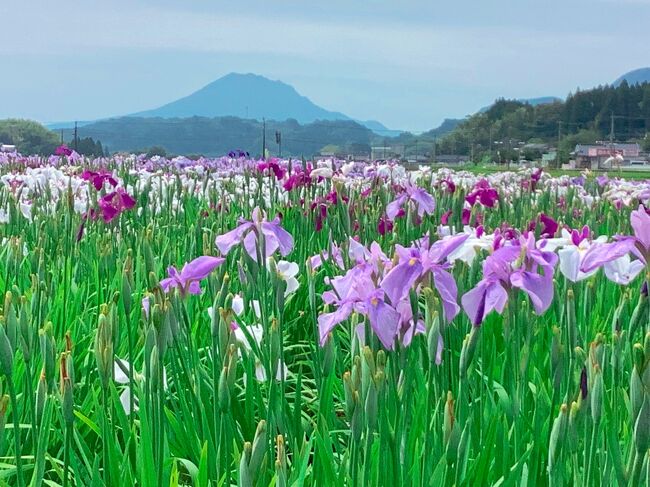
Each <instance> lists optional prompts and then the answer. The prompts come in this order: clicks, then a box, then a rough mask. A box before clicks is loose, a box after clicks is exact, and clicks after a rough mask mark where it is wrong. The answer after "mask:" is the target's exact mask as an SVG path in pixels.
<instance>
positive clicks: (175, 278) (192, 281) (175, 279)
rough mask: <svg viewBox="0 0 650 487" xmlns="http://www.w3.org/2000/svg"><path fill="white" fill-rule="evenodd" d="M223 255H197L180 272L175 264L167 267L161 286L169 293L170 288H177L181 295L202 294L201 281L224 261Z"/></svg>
mask: <svg viewBox="0 0 650 487" xmlns="http://www.w3.org/2000/svg"><path fill="white" fill-rule="evenodd" d="M225 260H226V259H224V258H223V257H210V256H209V255H204V256H202V257H197V258H196V259H194V260H193V261H191V262H188V263H187V264H185V265H184V266H183V268H182V269H181V271H180V272H178V270H177V269H176V267H174V266H170V267H169V268H167V275H168V276H169V277H166V278H165V279H163V280H162V281H160V287H161V288H162V289H163V291H165V292H166V293H168V292H169V291H170V289H172V288H177V289H178V290H179V291H180V293H181V295H183V296H185V295H186V294H188V293H189V294H201V286H200V284H199V281H201V280H203V279H205V278H206V277H208V276H209V275H210V273H211V272H212V271H213V270H215V269H216V268H217V267H219V266H220V265H221V264H223V263H224V261H225Z"/></svg>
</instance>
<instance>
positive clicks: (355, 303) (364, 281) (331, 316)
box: [318, 266, 401, 350]
mask: <svg viewBox="0 0 650 487" xmlns="http://www.w3.org/2000/svg"><path fill="white" fill-rule="evenodd" d="M331 285H332V288H333V289H334V291H326V292H324V293H323V301H324V302H325V303H326V304H330V305H336V306H337V309H336V311H333V312H331V313H323V314H321V315H320V316H319V317H318V332H319V337H320V344H321V346H322V345H324V344H325V342H326V341H327V337H328V336H329V334H330V333H331V332H332V330H333V329H334V327H335V326H336V325H338V324H339V323H341V322H343V321H345V320H347V319H348V317H349V316H350V315H351V314H352V312H353V311H356V312H357V313H359V314H362V315H365V316H366V317H367V318H368V321H369V323H370V327H371V328H372V330H373V332H374V333H375V335H377V338H379V341H380V342H381V343H382V345H383V346H384V348H386V349H387V350H392V349H393V347H394V343H395V337H396V336H397V332H398V329H399V324H400V318H401V315H400V313H399V312H398V311H397V310H395V308H394V307H393V306H391V305H389V304H387V303H386V302H385V301H384V291H383V289H381V288H377V287H376V286H375V284H374V282H373V280H372V278H371V268H370V267H366V266H356V267H353V268H352V269H350V270H349V271H348V272H347V273H346V274H345V275H344V276H341V277H336V278H334V279H332V280H331Z"/></svg>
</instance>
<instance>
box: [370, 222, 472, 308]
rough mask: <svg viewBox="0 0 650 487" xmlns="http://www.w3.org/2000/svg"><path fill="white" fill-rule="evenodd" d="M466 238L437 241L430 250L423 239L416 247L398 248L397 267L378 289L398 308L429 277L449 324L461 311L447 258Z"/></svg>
mask: <svg viewBox="0 0 650 487" xmlns="http://www.w3.org/2000/svg"><path fill="white" fill-rule="evenodd" d="M468 238H469V235H468V234H464V233H463V234H460V235H457V236H454V237H451V238H448V239H444V240H438V241H437V242H435V243H434V244H433V245H431V246H429V239H428V237H424V238H423V239H422V240H421V241H420V242H419V244H420V245H419V246H415V245H414V246H412V247H408V248H407V247H402V246H401V245H397V246H396V249H395V252H396V253H397V255H398V256H399V262H398V264H397V265H396V266H395V267H393V268H392V269H391V271H390V272H389V273H388V274H386V277H384V279H383V280H382V281H381V288H382V289H383V290H384V291H385V292H386V295H387V296H388V297H389V298H390V302H391V303H392V304H393V305H395V306H397V304H398V303H399V302H400V301H401V300H403V299H405V298H406V297H407V296H408V294H409V291H410V290H411V289H412V288H413V285H414V284H415V283H416V282H418V281H421V280H423V279H424V278H425V277H426V276H428V275H429V274H430V275H431V276H433V285H434V286H435V288H436V290H437V291H438V294H439V295H440V299H441V300H442V305H443V309H444V313H445V318H446V320H447V321H452V320H453V319H454V318H455V317H456V315H457V314H458V311H459V310H460V308H459V306H458V303H457V296H458V288H457V286H456V281H455V280H454V278H453V276H452V275H451V274H450V273H449V272H448V271H447V269H449V267H451V264H449V263H448V262H447V261H446V260H447V256H448V255H449V254H451V253H452V252H454V250H456V249H458V247H460V246H461V245H462V244H463V243H464V242H465V240H467V239H468Z"/></svg>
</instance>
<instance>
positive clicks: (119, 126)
mask: <svg viewBox="0 0 650 487" xmlns="http://www.w3.org/2000/svg"><path fill="white" fill-rule="evenodd" d="M276 130H277V131H280V132H281V133H282V155H283V156H288V155H291V156H294V157H300V156H305V157H311V156H312V155H314V154H316V153H318V152H319V151H320V150H321V149H322V148H323V147H324V146H326V145H328V144H334V145H336V146H338V147H341V148H343V149H346V148H350V147H354V151H365V152H368V153H369V152H370V145H371V143H372V140H373V139H374V138H375V137H377V135H376V134H374V133H373V132H372V131H371V130H370V129H368V128H366V127H364V126H362V125H361V124H359V123H357V122H354V121H352V120H318V121H315V122H312V123H309V124H304V125H302V124H300V123H298V121H296V120H293V119H289V120H286V121H283V122H278V121H272V120H271V121H267V123H266V147H267V149H268V150H269V151H270V153H271V154H272V155H276V154H278V152H279V147H278V145H277V144H276V143H275V131H276ZM63 132H64V138H65V140H71V139H72V133H73V129H70V128H66V129H63ZM79 134H80V137H92V138H93V139H95V140H101V142H102V144H103V145H104V147H105V148H106V149H107V150H108V151H110V152H116V151H141V150H145V149H148V148H150V147H153V146H159V147H163V148H164V149H165V150H166V151H167V152H169V153H172V154H203V155H206V156H218V155H223V154H227V153H228V152H229V151H231V150H233V149H242V150H245V151H248V152H250V153H251V155H259V154H261V152H262V137H263V126H262V123H261V122H259V121H257V120H253V119H243V118H239V117H212V118H209V117H189V118H162V117H120V118H113V119H108V120H100V121H98V122H94V123H90V124H87V125H84V126H83V127H82V128H81V129H80V130H79Z"/></svg>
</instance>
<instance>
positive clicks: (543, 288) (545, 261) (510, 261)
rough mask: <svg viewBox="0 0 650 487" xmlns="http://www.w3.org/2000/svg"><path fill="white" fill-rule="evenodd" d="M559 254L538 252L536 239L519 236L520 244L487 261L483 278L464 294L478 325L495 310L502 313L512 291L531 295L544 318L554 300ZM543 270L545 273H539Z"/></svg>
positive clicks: (462, 300)
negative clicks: (554, 275)
mask: <svg viewBox="0 0 650 487" xmlns="http://www.w3.org/2000/svg"><path fill="white" fill-rule="evenodd" d="M556 263H557V255H555V254H554V253H553V252H548V251H545V250H543V249H538V248H537V246H536V243H535V237H534V235H533V234H532V233H529V234H528V236H527V237H524V236H521V237H519V241H518V244H517V245H508V246H505V247H501V248H499V249H498V250H496V251H495V252H494V253H493V254H492V255H490V256H489V257H488V258H487V259H485V261H484V262H483V279H481V281H479V283H478V284H477V285H476V287H475V288H474V289H472V290H470V291H468V292H467V293H465V294H464V295H463V297H462V298H461V302H462V304H463V308H464V310H465V313H467V316H468V317H469V319H470V320H471V322H472V324H473V325H474V326H478V325H480V324H481V323H482V322H483V320H484V319H485V317H486V316H487V315H488V314H489V313H490V312H491V311H493V310H496V311H497V312H498V313H502V312H503V310H504V308H505V305H506V302H507V301H508V292H509V291H510V290H511V289H513V288H518V289H521V290H522V291H524V292H525V293H526V294H528V297H529V298H530V300H531V302H532V304H533V308H534V309H535V312H536V313H537V314H538V315H540V314H542V313H543V312H544V311H546V310H547V309H548V307H549V306H550V305H551V302H552V301H553V272H554V268H555V264H556ZM540 269H541V270H542V271H543V274H540V273H538V270H540Z"/></svg>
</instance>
